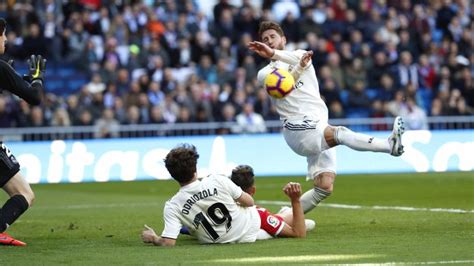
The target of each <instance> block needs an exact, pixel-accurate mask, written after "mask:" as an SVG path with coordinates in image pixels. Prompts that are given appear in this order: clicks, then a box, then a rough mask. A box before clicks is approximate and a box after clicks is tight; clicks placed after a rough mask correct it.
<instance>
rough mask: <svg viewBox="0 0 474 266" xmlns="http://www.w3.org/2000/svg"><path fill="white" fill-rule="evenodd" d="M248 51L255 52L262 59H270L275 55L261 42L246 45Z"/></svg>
mask: <svg viewBox="0 0 474 266" xmlns="http://www.w3.org/2000/svg"><path fill="white" fill-rule="evenodd" d="M247 46H248V47H249V49H250V50H252V51H254V52H256V53H257V54H258V55H259V56H261V57H264V58H272V56H273V55H274V54H275V50H274V49H272V48H271V47H270V46H268V45H266V44H264V43H263V42H257V41H255V42H249V44H248V45H247Z"/></svg>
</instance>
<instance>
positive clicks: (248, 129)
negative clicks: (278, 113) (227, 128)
mask: <svg viewBox="0 0 474 266" xmlns="http://www.w3.org/2000/svg"><path fill="white" fill-rule="evenodd" d="M236 120H237V124H238V125H239V128H238V129H237V131H238V132H241V133H263V132H265V131H267V128H266V126H265V121H264V120H263V117H262V116H261V115H260V114H258V113H255V112H254V110H253V105H252V104H251V103H246V104H244V106H243V109H242V113H240V114H238V115H237V117H236Z"/></svg>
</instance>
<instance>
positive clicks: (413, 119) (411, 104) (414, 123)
mask: <svg viewBox="0 0 474 266" xmlns="http://www.w3.org/2000/svg"><path fill="white" fill-rule="evenodd" d="M400 116H402V117H403V119H404V120H405V126H406V128H407V129H408V130H420V129H428V121H427V119H426V112H425V111H424V110H423V109H421V108H420V107H419V106H417V105H416V102H415V99H413V98H411V97H410V98H408V99H407V101H406V105H403V107H402V109H401V110H400Z"/></svg>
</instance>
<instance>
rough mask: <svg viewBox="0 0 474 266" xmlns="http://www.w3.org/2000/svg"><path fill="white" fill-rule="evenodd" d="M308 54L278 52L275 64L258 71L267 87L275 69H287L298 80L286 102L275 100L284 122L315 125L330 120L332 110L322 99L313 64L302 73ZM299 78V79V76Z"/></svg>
mask: <svg viewBox="0 0 474 266" xmlns="http://www.w3.org/2000/svg"><path fill="white" fill-rule="evenodd" d="M305 52H306V51H304V50H296V51H284V50H275V55H274V56H273V57H272V61H271V62H270V63H269V64H268V65H267V66H265V67H264V68H262V69H260V71H258V75H257V79H258V81H259V83H260V85H262V86H264V81H265V78H266V77H267V75H268V74H269V73H270V72H271V71H272V70H273V69H275V68H283V69H286V70H288V71H290V72H291V73H292V74H293V76H295V90H293V91H292V92H291V93H290V94H289V95H287V96H286V97H285V98H282V99H273V98H272V102H273V104H274V105H275V106H276V109H277V111H278V114H279V115H280V119H281V120H287V119H288V120H293V119H296V120H302V119H313V120H315V121H319V120H321V121H325V122H327V120H328V108H327V106H326V104H325V103H324V101H323V100H322V99H321V95H320V93H319V84H318V79H317V78H316V73H315V71H314V67H313V64H311V62H310V63H309V65H308V66H307V67H306V68H305V69H301V67H300V66H299V62H300V59H301V57H302V56H303V54H304V53H305ZM295 74H296V75H295Z"/></svg>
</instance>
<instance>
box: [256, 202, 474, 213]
mask: <svg viewBox="0 0 474 266" xmlns="http://www.w3.org/2000/svg"><path fill="white" fill-rule="evenodd" d="M257 203H258V204H261V205H278V206H290V203H289V202H287V201H273V200H259V201H257ZM318 207H325V208H336V209H364V210H394V211H411V212H447V213H474V210H461V209H443V208H415V207H404V206H362V205H347V204H334V203H321V204H319V205H318Z"/></svg>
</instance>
